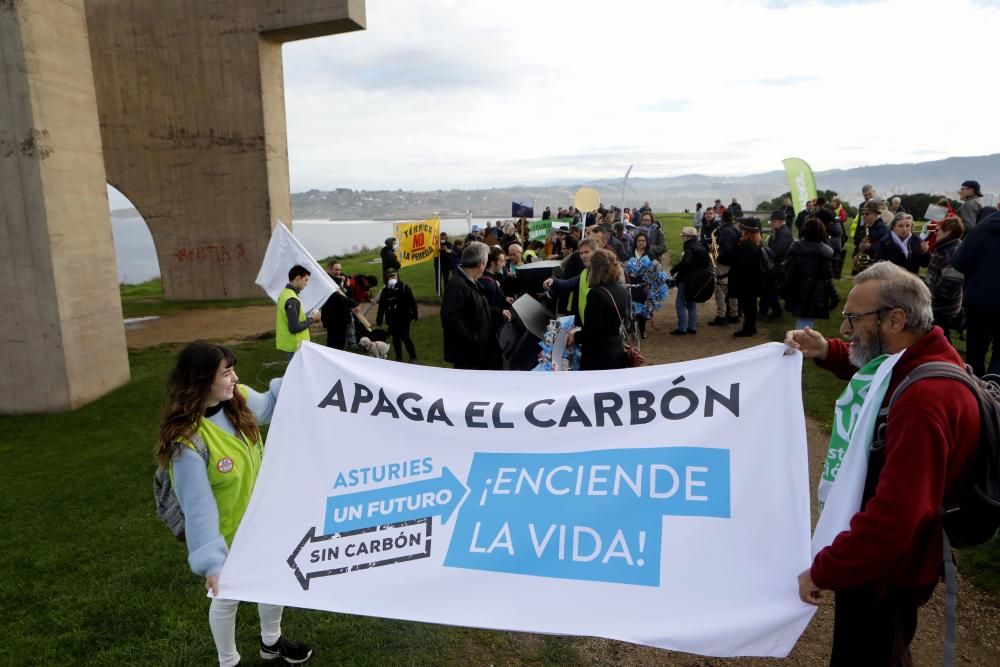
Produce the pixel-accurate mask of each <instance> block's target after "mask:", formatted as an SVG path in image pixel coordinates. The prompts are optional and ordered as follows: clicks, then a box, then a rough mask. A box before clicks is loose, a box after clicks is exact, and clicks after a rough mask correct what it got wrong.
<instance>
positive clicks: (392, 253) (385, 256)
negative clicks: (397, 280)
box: [379, 236, 402, 283]
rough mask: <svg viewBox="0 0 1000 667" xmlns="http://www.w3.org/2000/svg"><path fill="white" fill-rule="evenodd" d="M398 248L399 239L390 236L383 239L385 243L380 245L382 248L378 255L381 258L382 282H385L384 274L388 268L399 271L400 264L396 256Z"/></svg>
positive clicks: (387, 271)
mask: <svg viewBox="0 0 1000 667" xmlns="http://www.w3.org/2000/svg"><path fill="white" fill-rule="evenodd" d="M398 249H399V241H397V240H396V239H395V238H393V237H392V236H390V237H389V238H387V239H386V240H385V245H383V246H382V250H381V251H380V252H379V255H380V256H381V258H382V282H383V283H384V282H385V279H386V276H387V274H388V273H389V269H395V270H396V271H399V269H401V268H402V265H401V264H400V263H399V258H398V257H397V256H396V251H397V250H398Z"/></svg>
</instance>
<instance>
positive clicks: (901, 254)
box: [875, 213, 930, 274]
mask: <svg viewBox="0 0 1000 667" xmlns="http://www.w3.org/2000/svg"><path fill="white" fill-rule="evenodd" d="M927 251H928V247H927V243H926V242H925V241H921V240H920V239H919V238H918V237H917V236H916V235H915V234H914V233H913V216H912V215H910V214H909V213H897V214H896V217H895V218H893V219H892V227H890V230H889V236H888V237H886V238H885V239H884V240H883V241H882V243H880V244H879V247H878V252H876V253H875V261H887V262H892V263H893V264H895V265H896V266H901V267H903V268H904V269H906V270H907V271H909V272H910V273H913V274H917V273H919V272H920V267H921V266H927V264H928V262H930V255H929V254H928V252H927Z"/></svg>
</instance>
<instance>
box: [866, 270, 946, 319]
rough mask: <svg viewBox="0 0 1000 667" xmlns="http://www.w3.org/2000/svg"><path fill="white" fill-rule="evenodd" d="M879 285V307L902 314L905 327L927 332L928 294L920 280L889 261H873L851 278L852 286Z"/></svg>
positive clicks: (929, 306) (929, 299) (931, 317)
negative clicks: (875, 282)
mask: <svg viewBox="0 0 1000 667" xmlns="http://www.w3.org/2000/svg"><path fill="white" fill-rule="evenodd" d="M869 280H877V281H878V282H879V290H878V297H879V305H881V306H882V307H883V308H900V309H902V311H903V312H904V313H906V328H907V329H913V330H916V331H919V332H921V333H927V332H928V331H930V330H931V327H932V326H934V311H933V310H932V309H931V291H930V290H929V289H928V288H927V285H925V284H924V282H923V281H922V280H920V278H918V277H917V276H916V275H914V274H912V273H910V272H909V271H907V270H906V269H904V268H901V267H899V266H896V265H895V264H893V263H892V262H876V263H875V264H873V265H872V266H871V267H869V268H867V269H865V270H864V271H862V272H861V273H859V274H858V275H856V276H855V277H854V284H855V285H861V284H862V283H866V282H868V281H869Z"/></svg>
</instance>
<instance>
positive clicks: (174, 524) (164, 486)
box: [153, 433, 208, 542]
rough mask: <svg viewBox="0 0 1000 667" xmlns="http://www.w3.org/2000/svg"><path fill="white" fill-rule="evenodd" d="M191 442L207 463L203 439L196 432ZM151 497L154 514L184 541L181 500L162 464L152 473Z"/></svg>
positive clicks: (175, 535) (206, 452)
mask: <svg viewBox="0 0 1000 667" xmlns="http://www.w3.org/2000/svg"><path fill="white" fill-rule="evenodd" d="M191 443H192V444H193V445H194V451H195V452H196V453H197V454H198V456H200V457H201V458H202V459H204V461H205V465H208V447H207V446H206V445H205V441H204V440H202V439H201V436H199V435H198V434H197V433H195V434H194V435H192V436H191ZM153 498H154V499H155V500H156V516H158V517H160V521H162V522H163V523H164V524H166V526H167V528H168V529H169V530H170V532H171V533H173V536H174V537H176V538H177V539H178V540H180V541H181V542H183V541H184V539H185V538H184V511H183V510H182V509H181V502H180V500H178V498H177V494H176V493H175V492H174V487H173V484H172V483H171V481H170V470H168V469H167V468H164V467H163V466H157V467H156V472H154V473H153Z"/></svg>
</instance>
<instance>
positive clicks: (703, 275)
mask: <svg viewBox="0 0 1000 667" xmlns="http://www.w3.org/2000/svg"><path fill="white" fill-rule="evenodd" d="M714 294H715V269H713V268H712V267H709V266H706V267H705V268H702V269H695V270H694V271H693V272H692V273H691V275H690V276H688V277H687V280H685V281H684V297H685V298H686V299H687V300H689V301H694V302H695V303H705V302H706V301H708V300H709V299H711V298H712V295H714Z"/></svg>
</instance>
